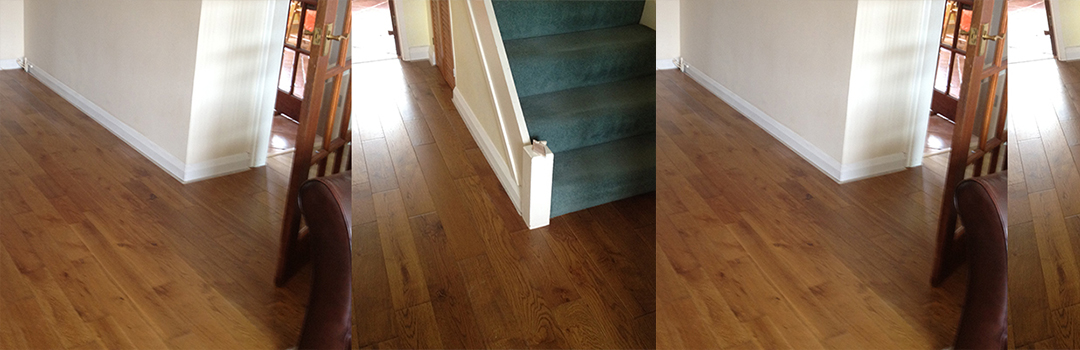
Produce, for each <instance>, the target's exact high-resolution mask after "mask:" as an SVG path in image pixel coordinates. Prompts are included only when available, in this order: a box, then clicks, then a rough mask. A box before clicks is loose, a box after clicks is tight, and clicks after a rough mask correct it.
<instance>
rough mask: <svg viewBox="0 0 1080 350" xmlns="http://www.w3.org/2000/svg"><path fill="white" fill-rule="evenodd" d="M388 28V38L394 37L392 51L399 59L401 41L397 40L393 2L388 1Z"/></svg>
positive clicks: (395, 10) (395, 11)
mask: <svg viewBox="0 0 1080 350" xmlns="http://www.w3.org/2000/svg"><path fill="white" fill-rule="evenodd" d="M390 28H391V29H390V36H392V37H394V50H396V51H397V57H398V58H401V40H398V28H397V9H395V7H394V0H390Z"/></svg>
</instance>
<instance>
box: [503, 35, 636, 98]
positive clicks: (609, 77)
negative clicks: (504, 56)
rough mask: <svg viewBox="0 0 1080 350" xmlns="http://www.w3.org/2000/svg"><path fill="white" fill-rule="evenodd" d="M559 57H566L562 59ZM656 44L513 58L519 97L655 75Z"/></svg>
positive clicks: (512, 64)
mask: <svg viewBox="0 0 1080 350" xmlns="http://www.w3.org/2000/svg"><path fill="white" fill-rule="evenodd" d="M560 54H562V55H563V56H561V57H560ZM655 56H656V45H655V44H652V45H637V46H635V47H632V48H625V49H620V48H605V49H603V50H587V51H584V52H569V53H548V54H544V55H533V56H522V57H512V58H510V70H511V71H512V72H513V76H514V83H515V84H516V85H517V87H518V89H517V90H518V96H520V97H528V96H533V95H538V94H543V93H548V92H554V91H560V90H566V89H573V88H577V87H582V86H590V85H597V84H604V83H610V82H614V81H619V80H626V79H631V78H635V77H640V76H643V75H646V74H655V70H656V66H655V61H654V60H649V59H642V58H643V57H655Z"/></svg>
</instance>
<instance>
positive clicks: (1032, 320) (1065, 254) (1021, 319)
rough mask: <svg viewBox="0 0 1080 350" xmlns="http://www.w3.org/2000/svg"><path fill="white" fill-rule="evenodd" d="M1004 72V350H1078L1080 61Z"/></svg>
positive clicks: (1051, 62)
mask: <svg viewBox="0 0 1080 350" xmlns="http://www.w3.org/2000/svg"><path fill="white" fill-rule="evenodd" d="M1009 75H1010V79H1009V84H1010V85H1011V87H1010V88H1009V108H1010V110H1011V111H1013V112H1010V116H1009V122H1010V123H1011V124H1010V129H1011V130H1022V131H1024V132H1016V133H1010V134H1009V141H1010V143H1014V144H1019V145H1020V152H1019V154H1018V155H1016V154H1010V156H1009V231H1010V232H1009V311H1010V315H1009V328H1010V330H1011V333H1010V335H1011V337H1010V339H1009V341H1010V346H1012V347H1015V348H1060V349H1076V348H1080V343H1078V339H1080V337H1078V336H1077V330H1076V329H1077V324H1080V314H1077V312H1076V310H1077V309H1078V308H1080V255H1078V254H1080V244H1078V243H1080V171H1078V169H1080V138H1078V131H1080V130H1078V127H1080V114H1078V113H1077V108H1078V107H1080V62H1058V61H1057V60H1053V59H1047V60H1038V61H1030V62H1024V63H1017V64H1012V65H1010V66H1009Z"/></svg>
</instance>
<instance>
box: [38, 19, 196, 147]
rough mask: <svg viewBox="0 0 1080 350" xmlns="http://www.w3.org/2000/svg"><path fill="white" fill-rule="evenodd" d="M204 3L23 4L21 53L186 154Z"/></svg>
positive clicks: (143, 131) (156, 141)
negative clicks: (23, 27)
mask: <svg viewBox="0 0 1080 350" xmlns="http://www.w3.org/2000/svg"><path fill="white" fill-rule="evenodd" d="M201 7H202V1H200V0H189V1H176V0H143V1H123V0H90V1H70V0H33V1H27V2H26V57H27V60H29V62H30V63H32V64H34V65H35V66H36V67H37V68H39V69H41V70H43V71H45V72H47V73H48V74H50V75H51V76H52V77H54V78H56V79H57V80H58V81H60V82H62V83H63V84H64V85H66V86H67V87H69V88H71V90H73V91H74V92H75V93H77V94H79V95H81V96H82V97H85V98H86V99H87V100H89V101H90V102H92V103H93V104H95V105H97V106H98V107H100V108H101V109H103V110H104V111H106V112H107V113H109V114H111V115H112V116H113V117H115V118H116V119H117V120H118V121H119V122H121V123H123V124H125V125H126V126H128V127H130V128H131V129H133V130H134V131H135V132H137V133H139V134H141V135H143V136H145V138H146V139H148V140H150V141H152V142H153V143H154V144H156V145H157V146H158V147H160V148H161V149H162V150H164V152H166V153H167V154H168V155H169V156H172V157H174V159H176V160H179V161H180V162H182V161H183V160H184V159H187V146H188V144H187V140H188V126H189V121H190V117H191V105H192V100H191V96H192V89H193V87H194V85H193V81H194V79H193V78H194V76H195V49H196V46H197V43H198V35H199V16H200V13H201Z"/></svg>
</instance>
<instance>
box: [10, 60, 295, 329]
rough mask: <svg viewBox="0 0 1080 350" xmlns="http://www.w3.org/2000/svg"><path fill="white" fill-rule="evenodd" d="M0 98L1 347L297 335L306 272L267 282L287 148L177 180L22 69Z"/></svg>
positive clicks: (275, 241) (13, 73)
mask: <svg viewBox="0 0 1080 350" xmlns="http://www.w3.org/2000/svg"><path fill="white" fill-rule="evenodd" d="M0 106H2V107H0V198H2V200H0V203H2V208H0V284H2V286H0V348H3V349H21V348H68V349H75V348H79V349H90V348H105V349H136V348H138V349H149V348H232V349H240V348H245V349H283V348H287V347H290V346H293V345H295V344H296V340H297V339H299V328H300V323H301V321H302V318H303V312H304V308H305V304H306V302H307V288H308V287H307V284H308V283H307V282H306V281H307V280H309V279H310V272H309V270H305V271H304V272H302V274H301V275H298V276H297V277H296V278H294V279H293V281H292V282H290V284H289V285H287V286H286V287H285V288H275V287H274V284H273V275H274V268H275V266H276V265H275V257H276V253H277V245H278V234H279V232H280V231H279V230H280V229H279V227H280V221H281V211H282V209H283V204H284V198H283V197H284V192H285V184H286V179H287V177H286V176H285V175H284V172H285V171H284V170H285V169H287V167H288V161H289V160H288V157H286V156H282V157H275V158H273V159H275V161H274V164H272V165H271V166H268V167H262V168H258V169H253V170H250V171H247V172H243V173H239V174H235V175H230V176H225V177H220V178H216V179H211V180H206V181H202V182H197V183H193V184H189V185H181V184H180V183H179V182H178V181H177V180H176V179H174V178H172V177H170V176H169V175H168V174H167V173H165V172H164V171H163V170H161V169H160V168H158V167H157V166H155V165H154V164H153V163H151V162H150V161H148V160H147V159H146V158H144V157H143V156H142V155H140V154H139V153H137V152H136V151H135V150H134V149H132V148H131V147H130V146H128V145H126V144H125V143H123V142H122V141H120V140H119V139H118V138H116V137H115V136H113V135H112V134H111V133H109V132H108V131H107V130H105V129H104V128H103V127H101V126H100V125H98V124H97V123H96V122H94V121H93V120H91V119H90V118H89V117H87V116H86V115H84V114H83V113H81V112H79V111H78V110H77V109H75V108H74V107H73V106H71V105H70V104H68V103H67V102H65V101H64V100H63V99H62V98H60V97H59V96H57V95H56V94H54V93H52V92H51V91H49V90H48V89H47V88H46V87H45V86H43V85H41V84H40V83H39V82H37V81H36V80H34V79H33V78H32V77H30V76H29V75H27V74H25V73H23V72H22V71H2V72H0ZM283 161H284V163H282V162H283Z"/></svg>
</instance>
